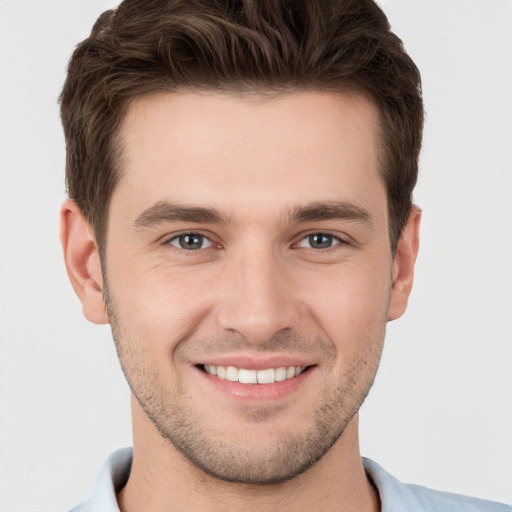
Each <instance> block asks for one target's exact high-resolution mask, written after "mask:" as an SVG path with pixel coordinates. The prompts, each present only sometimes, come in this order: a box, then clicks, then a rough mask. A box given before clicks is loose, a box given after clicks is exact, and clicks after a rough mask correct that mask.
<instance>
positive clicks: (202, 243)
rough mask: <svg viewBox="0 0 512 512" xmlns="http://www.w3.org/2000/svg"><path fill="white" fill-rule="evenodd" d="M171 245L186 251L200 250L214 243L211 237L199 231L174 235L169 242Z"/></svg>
mask: <svg viewBox="0 0 512 512" xmlns="http://www.w3.org/2000/svg"><path fill="white" fill-rule="evenodd" d="M167 243H168V244H169V245H172V246H174V247H177V248H178V249H185V250H186V251H198V250H199V249H207V248H208V247H212V245H213V243H212V241H211V240H210V239H209V238H206V237H205V236H204V235H200V234H198V233H183V234H181V235H176V236H174V237H172V238H171V239H170V240H169V241H168V242H167Z"/></svg>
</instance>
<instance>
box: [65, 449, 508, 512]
mask: <svg viewBox="0 0 512 512" xmlns="http://www.w3.org/2000/svg"><path fill="white" fill-rule="evenodd" d="M132 457H133V452H132V449H131V448H123V449H122V450H118V451H117V452H114V453H113V454H112V455H111V456H110V458H109V459H108V460H107V462H106V463H105V464H104V466H103V467H102V469H101V471H100V474H99V475H98V479H97V481H96V486H95V489H94V493H93V496H92V498H91V499H90V500H89V501H87V502H85V503H82V504H81V505H79V506H78V507H76V508H74V509H73V510H71V511H70V512H120V511H119V507H118V505H117V499H116V492H118V491H119V490H121V489H122V488H123V487H124V485H125V484H126V482H127V481H128V477H129V475H130V469H131V465H132ZM363 466H364V469H365V471H366V474H367V476H368V478H369V479H370V480H371V481H372V482H373V483H374V484H375V487H376V488H377V490H378V492H379V495H380V501H381V504H382V509H381V512H512V507H511V506H508V505H504V504H501V503H495V502H492V501H486V500H480V499H476V498H469V497H467V496H461V495H459V494H452V493H447V492H440V491H434V490H432V489H427V488H426V487H421V486H419V485H411V484H403V483H401V482H399V481H398V480H397V479H396V478H395V477H393V476H391V475H390V474H389V473H387V472H386V471H385V470H384V469H382V468H381V467H380V466H379V465H378V464H377V463H375V462H373V461H372V460H370V459H365V458H363Z"/></svg>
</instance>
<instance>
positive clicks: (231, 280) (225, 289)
mask: <svg viewBox="0 0 512 512" xmlns="http://www.w3.org/2000/svg"><path fill="white" fill-rule="evenodd" d="M225 268H226V269H229V270H227V271H226V273H223V274H224V275H223V276H219V278H220V280H221V281H222V284H221V287H220V292H221V299H220V301H219V303H218V304H217V320H218V322H219V324H220V327H221V328H222V329H224V330H228V331H231V332H237V333H238V334H240V335H242V336H243V337H244V338H245V339H246V340H247V341H248V342H249V343H253V344H258V343H262V342H264V341H266V340H269V339H270V338H271V337H272V336H273V335H275V334H277V333H278V332H279V331H286V330H289V329H292V328H296V327H297V322H298V321H299V317H300V308H299V305H298V304H297V303H296V302H295V300H294V290H293V279H290V278H289V277H287V276H289V272H287V269H286V264H285V263H284V262H280V261H279V259H278V258H276V256H275V255H274V254H273V253H272V251H270V250H267V251H264V250H260V251H258V252H256V253H255V252H252V253H248V252H242V253H241V254H239V255H237V256H235V257H233V258H230V261H226V262H225Z"/></svg>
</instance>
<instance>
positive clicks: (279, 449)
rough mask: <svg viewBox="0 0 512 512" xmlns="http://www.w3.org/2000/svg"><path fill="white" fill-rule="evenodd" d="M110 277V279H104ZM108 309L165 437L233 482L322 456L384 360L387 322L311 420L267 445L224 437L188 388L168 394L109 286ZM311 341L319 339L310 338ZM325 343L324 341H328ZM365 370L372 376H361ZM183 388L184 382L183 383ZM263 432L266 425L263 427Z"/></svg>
mask: <svg viewBox="0 0 512 512" xmlns="http://www.w3.org/2000/svg"><path fill="white" fill-rule="evenodd" d="M104 282H106V281H104ZM104 295H105V298H106V304H107V310H108V314H109V318H110V324H111V328H112V335H113V338H114V342H115V345H116V350H117V353H118V357H119V361H120V363H121V368H122V370H123V373H124V375H125V377H126V379H127V381H128V384H129V386H130V389H131V391H132V393H133V395H134V396H135V398H136V399H137V401H138V402H139V404H140V406H141V408H142V409H143V410H144V412H145V414H146V415H147V417H148V418H149V419H150V420H151V422H152V423H153V425H154V427H155V428H156V429H157V431H158V432H159V433H160V435H161V436H162V438H163V439H165V440H167V441H168V442H170V443H171V444H172V446H173V447H174V448H176V450H178V452H180V453H181V454H182V455H183V456H184V457H185V459H186V460H187V461H188V462H190V463H191V464H192V465H193V466H194V467H195V468H197V469H199V470H201V471H203V472H204V473H206V474H208V475H210V476H212V477H214V478H217V479H219V480H222V481H225V482H231V483H240V484H252V485H269V484H278V483H281V482H285V481H288V480H291V479H293V478H295V477H296V476H298V475H300V474H302V473H304V472H305V471H306V470H308V469H309V468H310V467H311V466H313V465H314V464H315V463H316V462H317V461H319V460H320V459H321V458H322V457H323V456H324V455H325V454H326V453H327V452H328V451H329V450H330V448H332V446H333V445H334V444H335V443H336V442H337V441H338V439H339V438H340V437H341V436H342V435H343V432H344V431H345V428H346V427H347V425H348V423H349V422H350V420H351V419H352V418H353V417H354V415H355V414H356V413H357V412H358V411H359V408H360V406H361V405H362V403H363V401H364V400H365V398H366V396H367V395H368V392H369V390H370V388H371V386H372V384H373V381H374V378H375V374H376V372H377V368H378V365H379V361H380V356H381V351H382V345H383V339H384V333H385V328H384V327H383V329H382V333H381V338H382V339H381V340H380V343H376V342H375V340H368V339H365V340H364V339H362V340H360V342H361V343H366V346H367V347H370V348H373V349H375V348H376V347H377V350H372V349H370V350H368V351H367V353H365V354H362V355H361V357H360V358H359V359H358V360H356V361H354V362H353V363H352V365H351V366H350V368H347V369H346V370H345V374H344V377H343V379H342V382H343V384H342V385H340V386H337V387H334V389H332V388H324V391H323V394H322V396H320V397H319V400H318V405H317V406H316V407H315V409H314V411H313V412H312V417H313V418H314V420H313V421H312V425H311V426H310V427H309V428H307V429H306V430H303V431H302V432H294V433H291V434H290V436H289V437H287V438H286V439H283V438H280V439H277V440H274V441H273V442H272V443H271V444H269V445H266V446H265V447H264V448H263V449H262V446H261V443H253V444H252V445H251V444H248V443H247V441H244V439H243V435H241V436H240V439H239V440H232V441H231V440H230V442H229V443H228V442H225V441H223V440H221V439H220V436H218V437H215V434H214V433H213V434H212V432H211V430H208V428H207V427H205V426H204V425H203V424H201V419H200V418H199V417H198V416H197V415H195V414H194V413H193V412H192V411H191V409H190V408H189V407H187V398H186V396H185V391H184V390H183V389H174V390H173V393H174V398H173V400H172V401H171V400H169V394H170V393H169V390H166V389H165V388H164V387H163V385H162V382H163V380H162V379H161V378H160V377H159V374H158V371H157V370H156V369H155V368H152V367H147V368H143V361H144V358H143V357H141V356H143V351H142V350H143V349H141V348H140V347H141V346H142V344H138V343H137V340H130V342H129V343H127V342H128V338H129V336H127V333H125V332H122V328H121V326H120V323H119V317H118V315H117V312H116V308H115V307H114V304H113V302H112V299H111V297H109V295H108V288H105V289H104ZM192 343H193V342H192ZM308 343H309V344H314V343H315V341H312V340H310V341H309V342H308ZM324 343H325V342H324ZM360 375H366V376H367V378H366V379H365V380H363V381H361V378H360ZM178 388H179V386H178ZM266 412H267V411H266V410H265V409H264V408H262V409H261V410H259V411H258V410H253V411H252V421H253V422H255V423H264V422H265V420H266V418H265V415H266ZM262 436H264V429H262Z"/></svg>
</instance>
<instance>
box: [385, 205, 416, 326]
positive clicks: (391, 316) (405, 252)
mask: <svg viewBox="0 0 512 512" xmlns="http://www.w3.org/2000/svg"><path fill="white" fill-rule="evenodd" d="M420 220H421V210H420V209H419V208H418V207H417V206H413V208H412V211H411V214H410V215H409V220H408V221H407V224H406V225H405V227H404V229H403V230H402V234H401V235H400V239H399V241H398V245H397V249H396V254H395V258H394V260H393V268H392V278H393V284H392V286H391V295H390V301H389V308H388V320H396V319H397V318H399V317H401V316H402V315H403V314H404V313H405V310H406V308H407V301H408V300H409V295H410V293H411V290H412V283H413V280H414V264H415V262H416V256H418V249H419V245H420Z"/></svg>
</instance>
